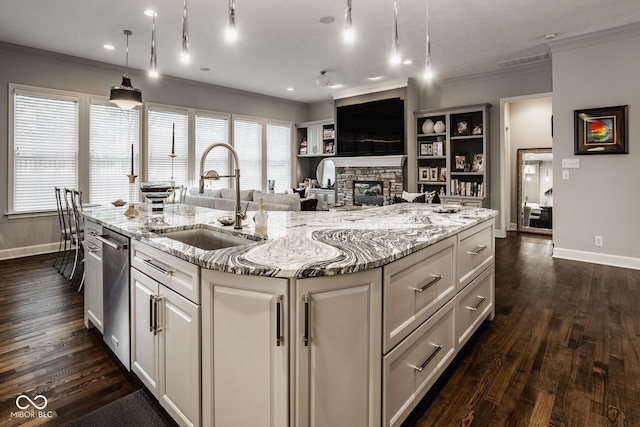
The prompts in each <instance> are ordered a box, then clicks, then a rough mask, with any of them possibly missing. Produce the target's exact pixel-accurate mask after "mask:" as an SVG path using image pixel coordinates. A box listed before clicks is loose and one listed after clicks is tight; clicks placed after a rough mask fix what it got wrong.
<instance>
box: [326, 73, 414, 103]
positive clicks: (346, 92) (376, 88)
mask: <svg viewBox="0 0 640 427" xmlns="http://www.w3.org/2000/svg"><path fill="white" fill-rule="evenodd" d="M409 87H411V88H414V87H418V86H417V84H416V81H415V80H414V79H412V78H411V77H404V78H401V79H393V80H386V81H383V82H378V83H372V84H370V85H364V86H357V87H352V88H348V89H343V90H340V91H337V92H336V93H334V94H333V100H334V101H335V100H337V99H344V98H351V97H353V96H360V95H368V94H370V93H376V92H384V91H386V90H392V89H401V88H409Z"/></svg>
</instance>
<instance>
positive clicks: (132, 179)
mask: <svg viewBox="0 0 640 427" xmlns="http://www.w3.org/2000/svg"><path fill="white" fill-rule="evenodd" d="M127 176H128V177H129V207H128V208H127V210H126V211H125V212H124V216H126V217H128V218H133V217H136V216H138V214H139V212H138V210H137V209H136V208H135V206H134V204H133V200H134V199H135V198H136V178H137V177H138V175H133V174H131V175H127Z"/></svg>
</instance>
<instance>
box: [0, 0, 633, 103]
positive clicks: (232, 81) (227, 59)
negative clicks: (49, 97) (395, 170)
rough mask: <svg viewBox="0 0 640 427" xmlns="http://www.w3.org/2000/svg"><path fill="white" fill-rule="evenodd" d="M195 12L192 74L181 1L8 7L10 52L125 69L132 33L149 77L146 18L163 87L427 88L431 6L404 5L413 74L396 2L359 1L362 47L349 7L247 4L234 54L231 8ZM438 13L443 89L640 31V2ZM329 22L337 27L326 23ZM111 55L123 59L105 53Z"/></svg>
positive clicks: (438, 4)
mask: <svg viewBox="0 0 640 427" xmlns="http://www.w3.org/2000/svg"><path fill="white" fill-rule="evenodd" d="M188 7H189V37H190V47H191V56H192V60H191V63H190V64H189V65H183V64H181V63H180V61H179V59H178V58H179V52H180V47H181V31H182V21H181V18H182V1H180V0H143V1H131V0H109V1H99V0H55V1H54V0H48V1H43V0H19V1H18V0H0V40H1V41H4V42H8V43H14V44H19V45H24V46H29V47H33V48H38V49H44V50H49V51H53V52H60V53H63V54H67V55H73V56H78V57H82V58H88V59H92V60H96V61H101V62H106V63H111V64H116V65H121V66H123V68H124V56H125V53H124V45H125V36H124V35H123V34H122V30H124V29H130V30H132V31H133V35H132V36H131V38H130V41H129V44H130V49H129V51H130V54H129V65H130V66H131V67H133V68H138V69H141V70H146V69H147V68H148V65H149V59H150V45H151V18H150V17H148V16H146V15H144V10H145V9H154V10H156V11H158V18H157V50H158V68H159V71H160V73H161V76H162V75H171V76H175V77H180V78H185V79H190V80H196V81H201V82H206V83H211V84H215V85H221V86H227V87H231V88H237V89H242V90H247V91H251V92H257V93H262V94H266V95H271V96H276V97H280V98H286V99H291V100H295V101H303V102H316V101H321V100H328V99H331V98H332V93H333V92H332V89H330V88H328V87H319V86H317V85H316V84H315V79H316V77H317V76H318V74H319V73H320V70H327V75H328V76H329V77H330V79H331V81H332V82H335V83H340V84H342V88H350V87H359V86H363V85H366V84H369V83H371V82H370V81H369V80H367V77H368V76H372V75H379V76H382V77H383V78H384V79H397V78H404V77H414V78H419V77H420V75H421V73H422V71H423V69H424V56H425V53H424V51H425V32H426V31H425V21H426V0H398V15H399V17H398V28H399V41H400V50H401V53H402V55H403V57H405V58H410V59H412V60H413V63H412V64H411V65H398V66H395V67H394V66H391V65H390V64H389V55H390V51H391V42H392V24H393V1H392V0H353V25H354V28H355V30H356V34H357V40H356V41H355V42H354V43H353V44H351V45H348V44H346V43H345V42H344V41H343V39H342V29H343V27H344V14H345V7H346V0H316V1H312V0H271V1H268V0H236V16H237V26H238V32H239V39H238V40H237V41H236V42H235V43H231V44H230V43H228V42H227V41H226V40H225V38H224V29H225V28H226V21H227V7H228V1H227V0H216V1H213V0H207V1H205V0H188ZM429 9H430V15H431V17H430V35H431V40H432V43H431V48H432V62H433V67H434V70H435V71H436V73H437V79H441V80H442V79H450V78H454V77H460V76H466V75H471V74H477V73H484V72H491V71H495V70H499V69H500V67H499V66H498V62H501V61H505V60H512V59H517V58H522V57H529V56H533V55H538V54H544V53H547V52H548V48H547V46H546V44H545V43H546V40H545V38H544V36H545V34H548V33H556V34H557V37H556V40H557V39H561V38H566V37H571V36H575V35H580V34H585V33H590V32H594V31H599V30H605V29H609V28H613V27H617V26H621V25H625V24H631V23H635V22H640V6H639V3H638V0H484V1H480V0H430V4H429ZM325 16H333V17H335V22H333V23H331V24H322V23H320V22H319V20H320V18H322V17H325ZM105 43H111V44H113V45H114V46H115V47H116V49H115V50H112V51H108V50H105V49H104V48H103V47H102V46H103V45H104V44H105ZM203 67H208V68H210V71H201V70H200V69H201V68H203ZM138 78H139V77H138ZM160 78H162V77H160ZM116 83H119V76H114V84H116ZM133 84H134V85H135V84H136V81H135V79H133ZM288 87H293V88H294V91H292V92H289V91H287V90H286V89H287V88H288Z"/></svg>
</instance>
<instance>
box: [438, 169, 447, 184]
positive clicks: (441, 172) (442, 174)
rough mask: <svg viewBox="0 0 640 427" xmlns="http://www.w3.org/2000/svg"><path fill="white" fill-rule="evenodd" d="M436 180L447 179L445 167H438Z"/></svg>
mask: <svg viewBox="0 0 640 427" xmlns="http://www.w3.org/2000/svg"><path fill="white" fill-rule="evenodd" d="M438 181H440V182H446V181H447V168H445V167H441V168H438Z"/></svg>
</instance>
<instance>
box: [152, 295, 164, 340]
mask: <svg viewBox="0 0 640 427" xmlns="http://www.w3.org/2000/svg"><path fill="white" fill-rule="evenodd" d="M162 300H163V297H162V296H161V295H154V296H153V302H154V304H155V310H154V311H153V317H154V323H155V327H154V328H153V335H158V332H162V326H160V322H159V320H158V319H159V318H160V315H159V314H158V312H159V311H160V304H161V303H162Z"/></svg>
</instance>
